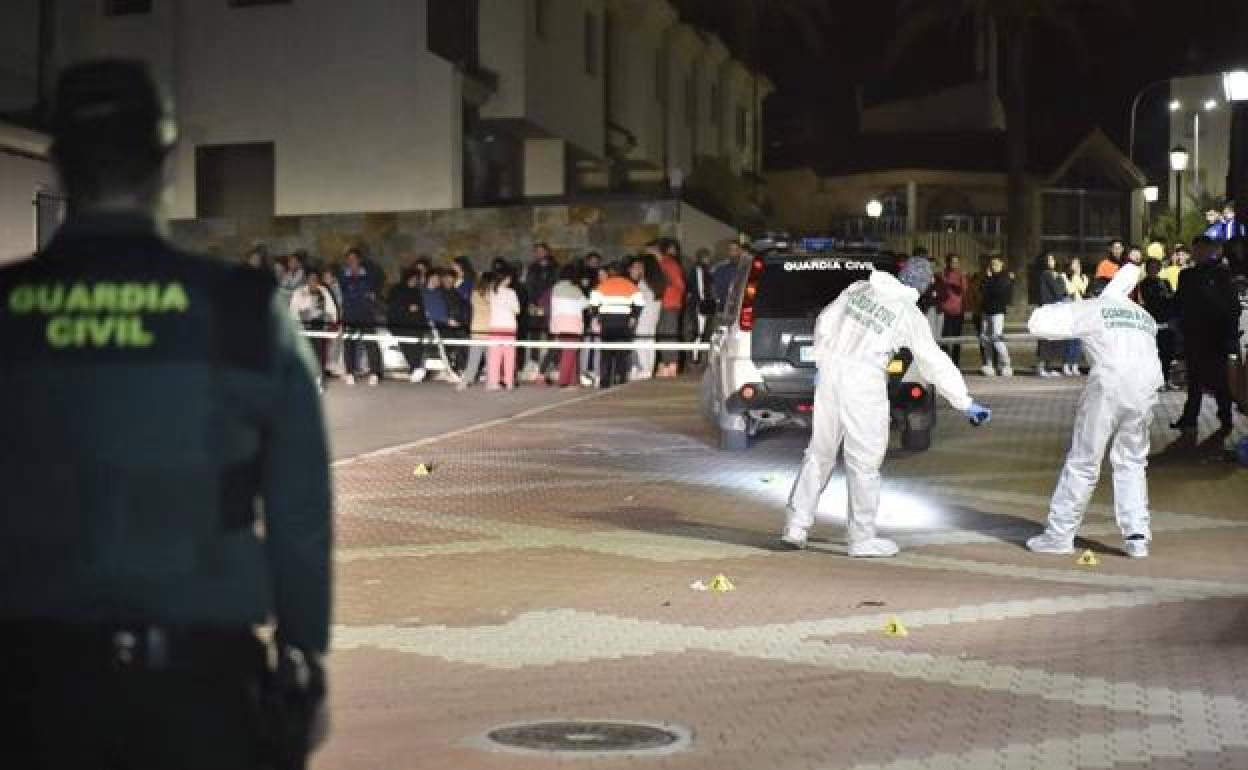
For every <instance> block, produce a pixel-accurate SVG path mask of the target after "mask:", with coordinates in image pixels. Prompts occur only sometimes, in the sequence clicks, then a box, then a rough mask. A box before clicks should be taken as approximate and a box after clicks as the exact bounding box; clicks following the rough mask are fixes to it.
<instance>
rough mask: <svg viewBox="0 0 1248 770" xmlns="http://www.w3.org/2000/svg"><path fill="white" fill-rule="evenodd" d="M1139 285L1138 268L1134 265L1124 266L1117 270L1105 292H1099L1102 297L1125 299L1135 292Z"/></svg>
mask: <svg viewBox="0 0 1248 770" xmlns="http://www.w3.org/2000/svg"><path fill="white" fill-rule="evenodd" d="M1139 284H1140V266H1139V265H1134V264H1126V265H1123V266H1122V267H1120V268H1119V269H1118V272H1117V273H1115V274H1114V278H1113V280H1111V281H1110V282H1109V285H1108V286H1106V287H1105V291H1103V292H1101V295H1102V296H1106V297H1117V298H1118V299H1126V298H1127V297H1128V296H1129V295H1130V294H1131V292H1133V291H1135V287H1136V286H1139Z"/></svg>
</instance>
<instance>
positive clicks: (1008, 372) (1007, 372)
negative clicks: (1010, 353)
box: [1001, 366, 1014, 377]
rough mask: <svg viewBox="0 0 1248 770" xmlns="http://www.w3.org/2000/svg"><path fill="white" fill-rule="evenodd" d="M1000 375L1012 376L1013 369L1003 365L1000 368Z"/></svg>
mask: <svg viewBox="0 0 1248 770" xmlns="http://www.w3.org/2000/svg"><path fill="white" fill-rule="evenodd" d="M1001 376H1002V377H1013V376H1014V370H1013V369H1011V368H1010V367H1008V366H1006V367H1004V368H1002V369H1001Z"/></svg>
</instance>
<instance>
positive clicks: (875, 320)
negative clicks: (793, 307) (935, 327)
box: [788, 271, 971, 546]
mask: <svg viewBox="0 0 1248 770" xmlns="http://www.w3.org/2000/svg"><path fill="white" fill-rule="evenodd" d="M917 300H918V293H917V292H916V291H915V290H914V289H911V288H908V287H906V286H903V285H902V284H901V282H899V281H898V280H897V279H896V278H895V277H893V276H892V275H891V274H889V273H886V272H882V271H876V272H874V273H872V274H871V278H870V279H869V280H866V281H859V282H858V283H855V284H853V285H852V286H850V287H849V288H847V289H845V291H844V292H842V293H841V296H840V297H838V298H837V299H836V301H834V302H833V303H832V304H830V305H828V307H827V308H825V309H824V310H823V312H822V313H820V314H819V320H818V321H817V322H816V323H815V341H814V348H815V350H814V355H815V364H816V366H818V367H819V379H818V384H817V385H816V387H815V408H814V414H813V417H812V426H811V427H812V429H813V435H812V436H811V439H810V445H809V446H808V447H807V448H806V457H805V460H804V461H803V462H802V468H801V470H800V471H799V472H798V475H797V480H796V481H795V482H794V484H793V491H792V494H791V495H790V497H789V516H788V528H789V529H801V530H802V531H806V530H809V529H810V527H811V526H813V525H814V521H815V512H816V510H817V509H818V507H819V497H820V495H822V493H823V490H824V488H825V487H826V486H827V484H828V481H829V479H830V478H831V476H832V471H833V470H834V469H835V468H836V458H837V454H838V453H839V452H840V451H841V450H842V448H843V449H844V453H845V476H846V480H847V482H848V486H849V542H850V544H851V546H852V545H853V544H855V543H865V542H867V541H869V540H872V539H874V538H875V516H876V512H877V510H878V509H879V506H880V466H881V465H883V463H884V454H885V452H886V451H887V450H888V436H889V433H888V428H889V402H888V363H889V362H890V361H891V360H892V359H893V356H894V355H896V353H897V351H898V350H899V349H901V348H903V347H904V348H909V349H910V352H911V353H913V354H914V364H915V366H917V368H918V375H919V378H920V379H922V380H925V381H927V382H930V383H932V384H933V385H934V386H935V387H936V390H937V391H938V392H939V393H940V394H941V395H942V396H944V397H945V398H946V399H947V400H948V401H949V403H951V404H952V405H953V406H954V408H955V409H957V410H958V411H963V412H964V411H966V410H967V409H969V408H970V406H971V397H970V395H969V394H968V393H967V388H966V381H965V380H963V378H962V373H961V372H959V371H958V368H957V367H956V366H954V365H953V362H952V361H950V360H949V357H948V356H947V355H945V353H944V351H942V350H941V349H940V347H939V346H938V345H937V344H936V340H935V339H933V338H932V330H931V327H930V326H929V325H928V323H927V318H926V317H925V316H924V315H923V314H922V313H921V312H920V311H919V308H918V305H917V304H916V302H917Z"/></svg>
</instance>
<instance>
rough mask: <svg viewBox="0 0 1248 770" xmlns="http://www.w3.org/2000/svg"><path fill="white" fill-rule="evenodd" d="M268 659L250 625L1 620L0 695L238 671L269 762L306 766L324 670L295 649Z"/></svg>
mask: <svg viewBox="0 0 1248 770" xmlns="http://www.w3.org/2000/svg"><path fill="white" fill-rule="evenodd" d="M269 658H270V655H269V648H268V647H267V646H266V645H265V644H264V643H262V642H261V641H260V640H259V639H257V638H256V636H255V634H254V633H253V632H252V631H251V630H250V629H218V628H207V627H171V626H150V625H131V624H111V623H70V622H61V621H46V620H21V621H0V695H2V694H4V692H5V691H11V692H16V693H18V698H19V700H18V702H19V704H20V698H21V695H20V693H21V692H22V691H23V690H24V689H26V688H31V687H40V686H41V682H42V680H43V679H45V678H47V677H48V676H50V675H56V676H66V675H68V676H74V675H81V676H84V677H86V678H87V679H88V680H90V678H92V677H95V676H99V675H100V674H103V673H107V672H135V673H143V674H146V675H151V674H154V675H158V676H159V675H162V674H168V675H176V674H186V673H191V674H196V675H203V674H208V675H220V676H226V675H229V676H232V677H237V676H240V675H241V676H243V677H246V678H248V679H251V680H254V684H255V692H256V694H257V696H258V700H257V702H256V703H255V708H256V712H255V718H256V722H257V725H258V729H259V733H258V734H259V736H260V750H261V753H262V755H263V756H264V758H265V761H266V764H265V765H264V767H265V768H268V769H270V770H303V768H305V767H306V762H307V756H308V753H309V751H310V749H311V748H312V747H311V737H312V730H313V723H314V720H315V719H316V715H317V711H318V709H319V708H320V706H321V703H322V701H323V700H324V697H325V679H324V672H323V670H322V669H321V665H320V662H319V660H316V659H314V658H308V657H306V656H304V655H303V653H301V652H300V651H299V650H296V649H294V648H289V647H287V648H283V649H281V650H279V651H278V652H277V655H276V660H275V664H274V665H270V662H269ZM53 672H55V673H53ZM10 688H12V689H11V690H10ZM3 705H4V704H3V703H0V706H3ZM0 711H2V709H0Z"/></svg>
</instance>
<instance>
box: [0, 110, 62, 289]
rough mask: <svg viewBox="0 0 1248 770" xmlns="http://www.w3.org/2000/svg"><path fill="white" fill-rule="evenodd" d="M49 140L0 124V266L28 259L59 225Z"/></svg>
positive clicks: (30, 132) (57, 200)
mask: <svg viewBox="0 0 1248 770" xmlns="http://www.w3.org/2000/svg"><path fill="white" fill-rule="evenodd" d="M55 189H56V176H55V173H54V172H53V170H52V166H51V164H49V163H48V139H47V137H46V136H43V135H42V134H39V133H36V132H34V131H29V130H27V129H24V128H19V127H17V126H13V125H9V124H7V123H0V264H4V263H6V262H13V261H15V260H18V259H22V258H25V257H29V256H30V255H31V254H32V253H34V251H35V250H36V249H37V248H38V247H39V246H40V245H41V244H42V243H45V242H46V241H47V238H48V236H49V235H50V234H51V232H52V230H53V229H55V227H56V226H57V225H58V224H59V223H60V211H59V204H60V199H59V198H58V197H57V196H56V195H55Z"/></svg>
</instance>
